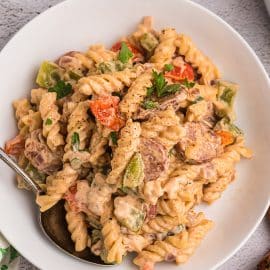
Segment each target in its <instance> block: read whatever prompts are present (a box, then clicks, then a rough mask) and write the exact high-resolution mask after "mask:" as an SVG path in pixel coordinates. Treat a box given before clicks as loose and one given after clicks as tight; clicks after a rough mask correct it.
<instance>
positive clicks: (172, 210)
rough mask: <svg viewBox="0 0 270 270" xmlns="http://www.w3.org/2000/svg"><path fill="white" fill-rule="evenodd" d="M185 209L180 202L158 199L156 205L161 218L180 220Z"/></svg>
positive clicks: (183, 204)
mask: <svg viewBox="0 0 270 270" xmlns="http://www.w3.org/2000/svg"><path fill="white" fill-rule="evenodd" d="M186 211H187V209H186V205H185V203H184V202H183V201H182V200H177V199H175V200H170V199H169V200H166V199H160V200H159V201H158V203H157V213H158V214H160V215H163V216H166V215H168V216H170V217H178V218H181V217H183V216H184V215H185V213H186Z"/></svg>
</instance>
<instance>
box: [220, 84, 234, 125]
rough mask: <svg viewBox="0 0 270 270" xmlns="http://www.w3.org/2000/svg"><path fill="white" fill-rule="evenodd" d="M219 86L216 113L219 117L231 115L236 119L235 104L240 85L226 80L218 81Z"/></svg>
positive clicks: (232, 118) (231, 117)
mask: <svg viewBox="0 0 270 270" xmlns="http://www.w3.org/2000/svg"><path fill="white" fill-rule="evenodd" d="M216 86H217V88H218V94H217V100H218V102H217V103H216V104H215V105H216V106H215V107H216V114H217V115H218V116H219V117H226V116H227V117H229V118H230V119H231V120H234V118H235V117H234V112H233V104H234V99H235V96H236V93H237V90H238V85H237V84H235V83H230V82H226V81H217V83H216Z"/></svg>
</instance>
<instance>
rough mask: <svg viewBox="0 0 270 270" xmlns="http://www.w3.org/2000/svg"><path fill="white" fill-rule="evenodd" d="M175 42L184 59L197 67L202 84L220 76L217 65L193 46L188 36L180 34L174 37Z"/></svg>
mask: <svg viewBox="0 0 270 270" xmlns="http://www.w3.org/2000/svg"><path fill="white" fill-rule="evenodd" d="M175 44H176V46H177V47H178V48H179V53H180V55H182V56H184V57H185V61H187V62H189V63H190V64H191V65H192V66H193V67H194V68H197V69H198V72H199V73H200V74H201V75H202V78H201V82H202V83H203V84H206V85H209V84H210V83H211V81H212V80H216V79H218V78H220V74H219V70H218V69H217V67H216V66H215V65H214V64H213V63H212V62H211V61H210V59H209V58H208V57H206V56H205V55H204V54H203V53H202V52H201V51H200V50H198V49H197V48H196V47H195V45H194V44H193V42H192V41H191V39H190V38H189V37H187V36H186V35H183V34H181V35H179V36H178V38H177V39H176V41H175Z"/></svg>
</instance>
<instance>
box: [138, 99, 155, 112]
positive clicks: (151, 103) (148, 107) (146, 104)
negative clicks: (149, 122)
mask: <svg viewBox="0 0 270 270" xmlns="http://www.w3.org/2000/svg"><path fill="white" fill-rule="evenodd" d="M142 105H143V107H144V108H145V109H146V110H151V109H154V108H157V107H158V103H157V102H154V101H152V100H146V101H144V102H143V104H142Z"/></svg>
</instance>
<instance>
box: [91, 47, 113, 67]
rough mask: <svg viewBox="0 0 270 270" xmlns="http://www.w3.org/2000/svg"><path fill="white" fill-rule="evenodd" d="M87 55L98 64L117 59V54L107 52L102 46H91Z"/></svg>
mask: <svg viewBox="0 0 270 270" xmlns="http://www.w3.org/2000/svg"><path fill="white" fill-rule="evenodd" d="M86 55H87V56H88V57H89V58H91V59H93V61H94V62H95V63H97V64H99V63H102V62H106V61H112V60H114V59H116V53H115V52H112V51H110V50H106V49H105V48H104V46H103V45H102V44H97V45H93V46H91V47H90V48H89V49H88V51H87V52H86Z"/></svg>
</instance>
